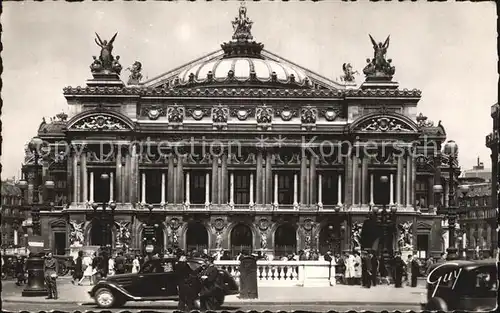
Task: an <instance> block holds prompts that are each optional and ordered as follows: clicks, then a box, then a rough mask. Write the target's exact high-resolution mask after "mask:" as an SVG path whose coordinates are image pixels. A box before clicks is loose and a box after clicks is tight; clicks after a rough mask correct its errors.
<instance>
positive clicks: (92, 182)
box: [89, 171, 95, 202]
mask: <svg viewBox="0 0 500 313" xmlns="http://www.w3.org/2000/svg"><path fill="white" fill-rule="evenodd" d="M89 176H90V178H89V180H90V187H89V189H90V197H89V198H90V199H89V202H94V190H95V187H94V172H93V171H90V173H89Z"/></svg>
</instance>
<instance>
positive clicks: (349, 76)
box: [340, 63, 358, 83]
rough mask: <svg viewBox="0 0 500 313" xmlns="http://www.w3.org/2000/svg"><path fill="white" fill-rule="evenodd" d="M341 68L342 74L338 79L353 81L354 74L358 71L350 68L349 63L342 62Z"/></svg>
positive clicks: (347, 81)
mask: <svg viewBox="0 0 500 313" xmlns="http://www.w3.org/2000/svg"><path fill="white" fill-rule="evenodd" d="M342 70H343V71H344V75H343V76H341V77H340V79H341V80H342V81H343V82H346V83H353V82H354V81H355V77H354V75H355V74H358V71H354V70H353V69H352V65H351V63H344V64H343V65H342Z"/></svg>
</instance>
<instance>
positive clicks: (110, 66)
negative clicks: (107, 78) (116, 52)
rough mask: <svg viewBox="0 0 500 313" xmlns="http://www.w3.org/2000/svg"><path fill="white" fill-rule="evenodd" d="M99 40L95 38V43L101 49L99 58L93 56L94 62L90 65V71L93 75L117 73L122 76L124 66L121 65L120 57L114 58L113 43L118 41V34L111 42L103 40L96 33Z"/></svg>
mask: <svg viewBox="0 0 500 313" xmlns="http://www.w3.org/2000/svg"><path fill="white" fill-rule="evenodd" d="M95 34H96V36H97V38H95V39H94V40H95V43H96V44H97V45H98V46H99V47H100V48H101V52H100V55H99V58H97V57H96V56H93V58H94V61H93V62H92V64H91V65H90V70H91V71H92V73H106V72H107V73H116V74H118V75H119V74H120V72H121V70H122V66H121V65H120V63H119V60H120V57H119V56H116V58H115V57H114V56H113V54H112V52H113V42H114V41H115V39H116V36H117V35H118V33H115V35H114V36H113V37H112V38H111V39H110V40H109V41H107V40H102V39H101V37H99V34H97V33H95Z"/></svg>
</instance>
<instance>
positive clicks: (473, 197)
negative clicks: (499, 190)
mask: <svg viewBox="0 0 500 313" xmlns="http://www.w3.org/2000/svg"><path fill="white" fill-rule="evenodd" d="M480 171H483V170H482V169H480ZM460 183H461V184H463V185H468V186H469V190H468V192H467V193H459V207H460V209H461V214H460V217H459V220H458V224H459V225H460V230H458V236H457V237H458V238H462V243H461V245H460V246H461V247H463V248H465V249H466V251H464V252H467V255H468V256H469V257H475V258H478V257H490V256H493V255H494V253H495V249H497V245H498V237H497V212H496V209H495V208H493V207H492V205H491V189H492V188H491V186H492V185H491V182H489V181H485V180H484V179H481V178H474V177H473V178H465V177H462V178H460ZM464 240H465V242H464Z"/></svg>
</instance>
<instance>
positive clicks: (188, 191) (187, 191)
mask: <svg viewBox="0 0 500 313" xmlns="http://www.w3.org/2000/svg"><path fill="white" fill-rule="evenodd" d="M190 192H191V188H190V186H189V171H186V202H185V204H186V205H189V204H190V203H191V201H190V196H189V194H190Z"/></svg>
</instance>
